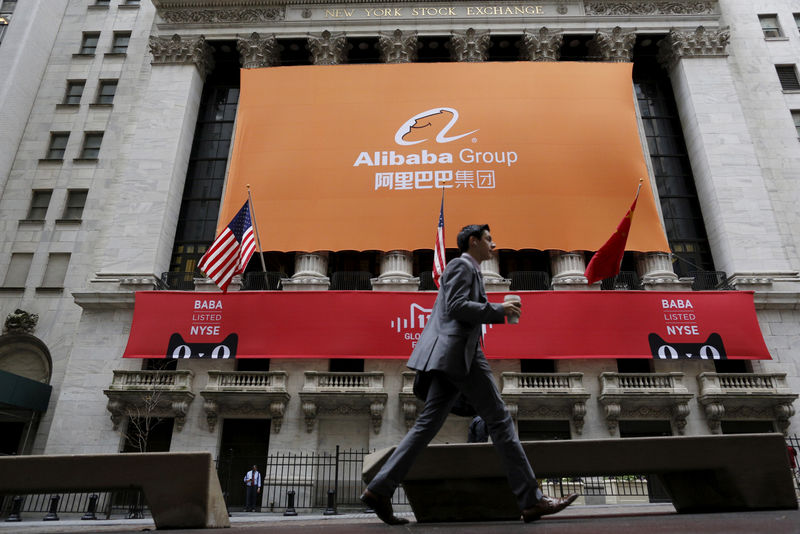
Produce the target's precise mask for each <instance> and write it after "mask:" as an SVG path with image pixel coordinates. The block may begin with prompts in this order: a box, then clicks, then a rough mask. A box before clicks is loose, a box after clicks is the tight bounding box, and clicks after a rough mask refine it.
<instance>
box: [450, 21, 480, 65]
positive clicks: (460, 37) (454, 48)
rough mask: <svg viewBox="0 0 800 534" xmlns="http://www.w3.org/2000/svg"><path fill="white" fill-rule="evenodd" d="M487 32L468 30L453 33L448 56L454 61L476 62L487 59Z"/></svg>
mask: <svg viewBox="0 0 800 534" xmlns="http://www.w3.org/2000/svg"><path fill="white" fill-rule="evenodd" d="M489 45H490V40H489V32H488V31H477V30H475V29H474V28H468V29H467V30H465V31H459V32H453V35H452V36H451V37H450V55H451V56H452V57H453V60H454V61H462V62H478V61H486V59H487V58H488V57H489Z"/></svg>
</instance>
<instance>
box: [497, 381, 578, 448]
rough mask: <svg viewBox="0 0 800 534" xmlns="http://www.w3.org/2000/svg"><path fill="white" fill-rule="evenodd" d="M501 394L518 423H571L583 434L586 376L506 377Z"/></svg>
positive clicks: (576, 430) (576, 431)
mask: <svg viewBox="0 0 800 534" xmlns="http://www.w3.org/2000/svg"><path fill="white" fill-rule="evenodd" d="M501 381H502V388H501V390H500V394H501V395H502V397H503V400H504V401H505V403H506V406H508V410H509V412H511V416H512V417H514V419H516V420H519V419H569V420H570V421H571V423H572V427H573V429H574V430H575V433H576V434H578V435H580V434H581V433H582V432H583V418H584V416H585V415H586V400H587V399H588V398H589V393H587V392H586V389H585V388H584V387H583V373H503V374H502V375H501Z"/></svg>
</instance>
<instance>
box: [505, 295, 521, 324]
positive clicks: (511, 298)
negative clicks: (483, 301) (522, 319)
mask: <svg viewBox="0 0 800 534" xmlns="http://www.w3.org/2000/svg"><path fill="white" fill-rule="evenodd" d="M503 300H504V301H505V302H516V303H517V306H520V305H522V299H521V298H519V295H506V296H505V297H504V298H503ZM506 322H507V323H508V324H517V323H519V315H508V316H506Z"/></svg>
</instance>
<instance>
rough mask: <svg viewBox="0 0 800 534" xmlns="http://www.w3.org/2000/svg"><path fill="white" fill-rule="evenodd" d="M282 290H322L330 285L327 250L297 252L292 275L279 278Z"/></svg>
mask: <svg viewBox="0 0 800 534" xmlns="http://www.w3.org/2000/svg"><path fill="white" fill-rule="evenodd" d="M281 285H282V286H283V290H284V291H304V290H305V291H324V290H326V289H328V287H330V285H331V280H330V278H328V252H327V251H318V252H298V253H297V254H296V255H295V259H294V275H292V277H291V278H284V279H283V280H281Z"/></svg>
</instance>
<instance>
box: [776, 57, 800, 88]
mask: <svg viewBox="0 0 800 534" xmlns="http://www.w3.org/2000/svg"><path fill="white" fill-rule="evenodd" d="M782 69H783V72H784V73H785V74H787V73H788V72H789V71H788V69H791V72H792V75H793V77H794V79H793V80H792V82H793V85H794V86H793V87H787V86H786V84H784V80H785V76H781V70H782ZM775 74H776V75H777V76H778V82H779V83H780V84H781V89H782V90H783V92H784V93H786V92H800V78H798V75H797V65H795V64H793V63H789V64H778V65H775Z"/></svg>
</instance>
